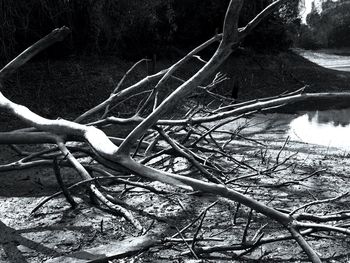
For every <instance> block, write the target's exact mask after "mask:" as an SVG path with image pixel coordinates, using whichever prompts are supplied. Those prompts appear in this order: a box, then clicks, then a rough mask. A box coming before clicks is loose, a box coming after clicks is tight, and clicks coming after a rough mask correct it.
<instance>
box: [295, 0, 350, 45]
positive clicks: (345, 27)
mask: <svg viewBox="0 0 350 263" xmlns="http://www.w3.org/2000/svg"><path fill="white" fill-rule="evenodd" d="M322 10H323V11H322V12H321V13H319V12H318V11H317V10H316V8H315V6H313V9H312V12H311V13H310V14H309V15H308V17H307V23H308V27H304V28H303V31H302V34H301V41H300V45H301V46H302V47H305V48H321V47H323V48H339V47H349V46H350V37H349V33H350V1H348V0H346V1H345V0H343V1H338V2H333V1H331V0H328V1H325V2H324V3H323V4H322Z"/></svg>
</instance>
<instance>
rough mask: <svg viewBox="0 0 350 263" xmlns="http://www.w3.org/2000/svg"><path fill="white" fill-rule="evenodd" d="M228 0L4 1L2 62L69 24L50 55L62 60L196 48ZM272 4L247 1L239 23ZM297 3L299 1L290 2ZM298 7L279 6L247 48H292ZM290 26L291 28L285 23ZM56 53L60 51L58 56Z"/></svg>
mask: <svg viewBox="0 0 350 263" xmlns="http://www.w3.org/2000/svg"><path fill="white" fill-rule="evenodd" d="M228 2H229V0H224V1H211V0H193V1H186V0H176V1H175V0H166V1H161V0H139V1H128V0H120V1H114V0H94V1H86V0H74V1H73V0H57V1H49V0H33V1H25V0H13V1H7V0H0V24H1V25H2V26H1V27H0V59H1V58H2V59H9V58H10V57H12V56H13V55H14V54H16V53H18V52H20V51H21V50H23V49H24V48H25V47H27V46H28V45H30V44H31V43H33V42H34V41H36V40H37V39H38V38H39V37H40V36H42V35H45V34H47V33H48V32H50V31H51V30H52V29H53V28H56V27H60V26H63V25H66V26H68V27H70V28H71V29H72V34H71V36H70V38H68V39H67V40H66V41H65V42H64V43H63V44H60V45H61V46H60V48H59V49H58V48H57V46H56V47H55V46H54V47H52V48H50V49H49V50H48V51H47V52H46V54H50V56H62V53H63V54H68V53H71V52H76V51H77V50H79V51H80V52H84V53H93V54H96V53H100V52H117V53H118V54H120V55H122V56H124V57H131V56H133V57H135V56H136V57H144V56H150V55H151V54H153V53H158V54H159V53H160V54H162V53H163V54H168V52H169V50H171V48H172V47H174V46H176V47H179V48H183V47H189V46H194V45H197V44H198V43H200V42H202V41H203V40H205V39H207V38H209V37H211V36H213V35H214V34H215V32H220V31H221V27H222V20H223V17H224V14H225V10H226V7H227V5H228ZM270 2H272V1H271V0H259V1H245V5H244V7H243V10H242V14H241V24H242V25H243V24H245V23H246V22H247V21H249V20H250V19H251V18H252V17H254V15H256V14H257V13H258V12H260V11H261V10H262V9H263V8H264V7H265V6H267V5H268V4H269V3H270ZM291 2H293V3H294V2H295V1H291ZM295 6H296V5H295V4H291V3H288V5H286V6H284V7H282V8H281V10H280V11H281V12H279V13H281V15H278V14H277V13H276V14H275V15H274V16H273V17H272V18H271V19H269V20H268V21H266V22H264V23H263V24H262V25H261V26H260V27H259V28H258V29H257V30H255V33H254V34H255V35H254V36H252V37H250V38H249V39H248V40H247V41H245V43H244V44H246V45H248V46H251V47H253V48H259V49H269V48H271V47H274V48H276V49H280V48H286V47H289V46H290V44H291V38H290V35H289V33H288V32H289V31H290V30H289V25H288V23H289V24H290V21H292V20H293V19H294V18H293V17H295V16H296V13H295V10H296V9H295ZM286 23H287V24H286ZM57 50H60V51H59V52H57Z"/></svg>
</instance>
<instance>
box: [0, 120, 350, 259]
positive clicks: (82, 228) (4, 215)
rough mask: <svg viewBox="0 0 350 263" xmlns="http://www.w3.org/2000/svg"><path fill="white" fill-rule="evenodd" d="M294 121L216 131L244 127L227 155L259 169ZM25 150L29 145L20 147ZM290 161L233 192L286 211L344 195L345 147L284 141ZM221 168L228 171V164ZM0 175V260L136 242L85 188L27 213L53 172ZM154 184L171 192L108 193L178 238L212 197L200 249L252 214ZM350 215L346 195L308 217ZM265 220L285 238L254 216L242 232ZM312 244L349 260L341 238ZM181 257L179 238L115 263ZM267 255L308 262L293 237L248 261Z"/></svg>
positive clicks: (228, 239) (223, 239) (7, 152)
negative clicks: (75, 204) (74, 204)
mask: <svg viewBox="0 0 350 263" xmlns="http://www.w3.org/2000/svg"><path fill="white" fill-rule="evenodd" d="M294 117H295V116H293V115H285V117H284V118H283V119H281V117H280V115H278V114H272V115H268V117H267V116H264V115H257V116H256V117H254V118H249V119H245V120H241V121H240V123H237V124H235V125H232V124H231V125H228V126H226V127H223V128H222V129H224V130H225V131H229V130H235V129H236V128H237V126H240V125H242V123H244V125H245V126H247V128H246V129H245V130H243V132H242V134H241V135H242V136H243V137H241V138H240V139H237V140H233V141H232V142H231V143H230V144H229V147H231V149H230V152H232V153H233V154H234V155H233V156H235V157H236V158H237V159H241V160H242V159H243V158H244V160H245V162H246V163H249V164H250V165H252V166H254V167H256V168H261V169H264V168H266V167H267V166H268V165H272V164H273V163H275V159H276V156H277V155H278V153H279V151H280V149H281V147H282V145H283V144H284V142H285V139H286V134H285V130H286V125H287V124H288V122H289V121H290V119H292V118H294ZM216 136H217V139H218V140H219V141H220V142H225V141H227V139H228V137H227V136H226V135H225V134H224V133H219V134H218V135H216ZM271 138H273V139H271ZM26 150H29V148H28V147H26ZM291 155H292V157H291V159H290V160H289V161H288V162H287V163H286V165H285V166H281V167H282V168H283V169H281V171H277V172H274V173H271V174H270V175H261V176H255V177H251V178H247V179H244V180H239V181H237V182H236V183H235V184H232V185H231V187H233V188H234V189H237V190H239V191H247V194H248V195H249V196H251V197H254V198H255V199H257V200H259V201H261V202H264V203H266V204H269V205H270V206H273V207H275V208H281V209H288V210H292V209H294V208H296V207H298V206H300V205H302V204H305V203H307V202H310V201H313V200H315V199H324V198H331V197H334V196H336V195H339V194H341V193H345V192H346V191H348V185H347V184H348V182H349V179H348V178H349V177H348V174H349V167H350V166H349V164H350V163H349V159H348V153H347V152H345V151H344V150H338V149H335V148H325V147H321V146H316V145H305V144H302V143H298V142H289V143H288V144H287V145H286V147H285V149H284V150H283V151H282V153H281V154H280V160H284V159H285V158H287V157H288V156H291ZM16 159H18V156H16V154H15V153H14V152H13V151H12V150H11V149H10V148H9V147H7V146H1V157H0V162H1V163H2V164H3V163H6V162H9V161H13V160H16ZM177 161H178V162H179V163H178V164H177V165H175V169H180V170H181V167H182V164H181V162H182V160H180V159H179V160H177ZM269 163H270V164H269ZM222 165H225V162H224V161H223V162H222ZM176 167H177V168H176ZM237 171H238V173H239V174H236V175H235V176H241V175H244V174H247V172H244V171H243V172H242V170H239V169H237ZM313 173H314V175H312V174H313ZM62 174H64V179H65V182H66V183H67V184H72V183H74V182H76V181H77V180H78V178H77V175H76V174H75V172H74V171H72V170H64V171H63V172H62ZM309 175H312V176H309ZM0 176H1V184H0V196H1V197H0V210H1V211H0V220H1V221H0V233H1V239H0V242H1V245H2V246H1V249H0V259H1V262H33V263H36V262H45V261H46V260H49V259H50V258H53V257H56V256H59V255H63V254H66V253H72V252H74V251H80V250H84V249H88V248H91V247H96V246H98V245H101V244H108V243H109V242H115V241H120V240H124V239H125V238H128V237H133V236H134V237H135V236H138V233H137V231H135V229H133V228H132V227H131V225H130V224H129V223H128V222H126V221H125V220H124V219H122V218H120V217H118V216H114V215H111V214H109V213H107V212H106V211H103V210H100V209H98V208H97V207H94V206H93V205H92V204H91V202H90V200H89V199H88V198H87V195H86V193H85V190H84V188H79V189H77V190H75V191H73V193H74V196H75V199H76V201H77V202H78V203H79V206H78V208H76V209H74V210H72V209H71V208H70V206H69V204H67V202H66V201H65V199H64V198H62V197H60V198H55V199H53V200H51V201H50V202H49V203H47V204H46V205H44V206H43V207H42V208H41V209H39V210H38V211H37V212H35V213H34V214H31V210H32V209H33V208H34V207H35V206H36V205H37V204H38V203H39V202H40V201H41V200H42V199H43V198H44V197H45V196H49V195H51V194H53V193H55V192H56V191H58V190H59V189H58V186H57V183H56V181H55V177H54V174H53V171H52V169H51V168H46V169H38V168H33V169H29V170H17V171H13V172H2V173H0ZM305 178H306V179H305ZM150 185H152V186H154V187H156V188H157V189H162V190H166V191H169V192H170V193H169V194H164V195H156V194H153V193H151V192H149V191H146V190H143V189H139V188H133V189H129V190H128V191H125V187H124V185H109V187H110V189H113V193H111V194H112V195H114V196H121V198H122V200H123V201H125V202H127V203H128V204H130V205H131V206H133V207H134V208H136V209H139V210H142V211H144V212H147V213H150V214H152V215H156V216H158V217H160V218H162V219H163V220H166V222H168V224H164V223H162V222H156V223H155V224H152V221H153V220H152V219H151V218H149V217H145V216H141V215H140V214H138V213H136V212H134V214H135V215H136V216H137V218H139V219H140V220H141V222H142V224H143V225H144V226H145V227H150V229H151V231H154V232H155V233H159V232H160V231H162V233H161V236H163V237H164V236H167V237H170V236H171V235H172V234H174V233H176V230H175V229H174V228H175V226H176V227H178V228H179V229H181V228H182V227H184V226H185V225H187V224H188V223H190V222H192V221H193V220H194V218H196V216H198V215H199V213H200V212H201V211H202V210H203V209H204V208H205V207H207V206H208V205H209V204H211V203H212V202H214V201H216V200H218V201H219V203H218V204H217V205H216V206H215V207H213V208H212V209H210V210H209V212H208V214H207V216H206V217H205V220H204V223H203V227H202V229H201V232H200V236H202V237H205V238H214V237H215V238H217V239H218V240H219V241H215V242H214V241H206V242H199V243H198V245H199V246H210V245H214V244H216V245H217V244H230V243H234V242H237V241H239V240H240V238H241V235H242V231H243V230H244V226H245V224H246V220H247V214H248V212H249V211H248V210H247V209H246V208H240V209H239V211H238V213H236V212H235V211H236V209H237V204H235V203H233V202H228V201H225V200H223V199H220V198H219V199H218V198H217V197H215V196H203V195H202V196H200V197H197V196H193V195H191V194H188V193H186V192H183V191H179V190H178V189H174V188H172V187H169V186H166V185H163V184H160V183H157V182H153V183H150ZM349 209H350V207H349V204H348V198H344V199H342V200H339V201H336V202H333V203H330V204H324V205H318V206H313V207H311V208H310V209H309V210H308V212H317V213H318V214H326V213H332V211H337V210H349ZM266 223H269V225H268V226H266V227H265V229H264V231H265V233H266V234H267V235H269V234H271V235H276V234H283V233H285V232H284V231H283V230H282V229H281V228H280V226H278V225H276V224H274V223H273V222H272V221H271V220H269V219H267V218H265V217H263V216H261V215H257V214H254V217H253V221H252V225H251V228H250V232H249V235H248V236H249V237H251V236H252V235H254V231H256V230H257V229H258V228H259V227H261V226H262V225H264V224H266ZM196 226H198V225H196V224H195V226H194V227H191V228H190V229H189V230H188V231H187V232H186V233H185V234H184V235H185V236H188V237H191V235H193V232H194V231H195V230H196ZM312 245H313V247H314V248H315V250H316V251H317V252H318V253H320V255H321V256H322V257H324V258H333V259H332V261H330V262H347V260H348V257H349V251H350V243H349V240H348V239H346V238H345V237H343V236H335V238H334V239H320V240H318V241H314V242H312ZM184 251H187V248H186V246H185V245H184V244H183V243H182V242H176V243H164V244H161V245H158V246H156V247H154V248H152V249H150V250H149V251H147V252H143V253H136V255H134V256H133V257H129V258H126V259H124V260H119V261H118V260H116V262H148V261H152V262H156V261H158V262H163V261H175V262H180V261H183V260H185V261H186V262H190V261H189V260H190V259H191V258H193V256H192V255H183V254H182V253H183V252H184ZM267 251H268V252H269V253H268V255H267V256H266V257H264V259H265V260H266V261H267V262H272V260H277V262H280V261H279V260H287V261H288V262H295V261H298V260H301V259H305V256H304V255H303V254H302V252H301V251H300V248H298V246H297V245H295V243H294V242H289V241H283V242H279V243H277V244H269V245H266V246H264V247H262V248H261V249H258V250H256V251H254V252H253V253H252V254H251V255H250V256H251V257H253V258H259V257H260V256H261V255H262V254H263V253H265V252H267ZM211 257H212V258H211V260H212V261H213V262H217V261H229V262H236V261H235V260H233V259H232V253H215V254H213V255H211ZM209 258H210V257H209ZM153 260H155V261H153ZM237 262H238V261H237ZM239 262H240V261H239Z"/></svg>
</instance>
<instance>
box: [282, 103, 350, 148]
mask: <svg viewBox="0 0 350 263" xmlns="http://www.w3.org/2000/svg"><path fill="white" fill-rule="evenodd" d="M289 136H290V137H291V139H293V140H297V141H302V142H306V143H312V144H319V145H324V146H333V147H338V148H343V149H350V109H343V110H328V111H314V112H308V113H306V114H304V115H302V116H299V117H297V118H295V119H294V120H292V121H291V123H290V130H289Z"/></svg>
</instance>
